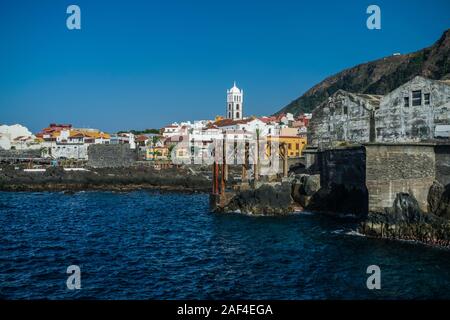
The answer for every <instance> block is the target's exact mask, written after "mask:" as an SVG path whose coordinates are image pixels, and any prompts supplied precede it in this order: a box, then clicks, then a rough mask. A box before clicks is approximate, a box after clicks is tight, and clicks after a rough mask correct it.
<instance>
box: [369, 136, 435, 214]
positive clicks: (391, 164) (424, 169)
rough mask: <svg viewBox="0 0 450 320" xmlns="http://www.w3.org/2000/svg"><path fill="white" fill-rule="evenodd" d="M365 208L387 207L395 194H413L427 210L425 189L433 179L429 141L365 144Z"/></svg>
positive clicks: (371, 210)
mask: <svg viewBox="0 0 450 320" xmlns="http://www.w3.org/2000/svg"><path fill="white" fill-rule="evenodd" d="M365 150H366V168H365V170H366V182H365V184H366V186H367V190H368V194H369V203H368V210H369V211H370V212H382V211H383V210H384V209H385V208H390V207H391V206H392V204H393V203H394V200H395V198H396V197H397V194H399V193H407V194H409V195H411V196H413V197H414V198H415V199H416V200H417V202H418V205H419V208H420V209H421V210H422V211H423V212H427V211H428V200H427V196H428V191H429V190H430V187H431V186H432V185H433V182H434V180H435V178H436V166H435V153H434V145H432V144H414V145H409V144H366V145H365Z"/></svg>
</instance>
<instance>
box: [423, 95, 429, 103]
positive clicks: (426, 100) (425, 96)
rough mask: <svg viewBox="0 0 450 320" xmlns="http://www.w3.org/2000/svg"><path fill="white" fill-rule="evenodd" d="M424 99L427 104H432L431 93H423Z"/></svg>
mask: <svg viewBox="0 0 450 320" xmlns="http://www.w3.org/2000/svg"><path fill="white" fill-rule="evenodd" d="M423 100H424V102H425V105H427V106H428V105H430V94H429V93H425V94H424V95H423Z"/></svg>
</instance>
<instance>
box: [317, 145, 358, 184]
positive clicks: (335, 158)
mask: <svg viewBox="0 0 450 320" xmlns="http://www.w3.org/2000/svg"><path fill="white" fill-rule="evenodd" d="M317 161H318V165H319V170H320V185H321V186H323V187H331V186H332V185H345V186H352V187H357V188H363V187H364V184H365V179H366V164H365V162H366V155H365V150H364V148H363V147H360V146H359V147H343V148H336V149H331V150H324V151H322V152H319V153H318V154H317Z"/></svg>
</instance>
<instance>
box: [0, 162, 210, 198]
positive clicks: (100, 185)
mask: <svg viewBox="0 0 450 320" xmlns="http://www.w3.org/2000/svg"><path fill="white" fill-rule="evenodd" d="M87 169H88V171H65V170H64V169H63V168H61V167H52V168H47V170H46V171H44V172H26V171H23V170H15V169H14V167H12V166H4V167H2V170H1V171H0V190H2V191H80V190H113V191H128V190H134V189H159V190H166V191H186V192H209V191H210V189H211V180H210V178H209V176H208V174H209V171H210V169H209V168H196V169H195V170H192V168H187V167H184V168H176V167H173V168H167V169H161V170H156V169H154V168H152V167H144V166H143V167H138V166H137V167H127V168H96V169H94V168H87Z"/></svg>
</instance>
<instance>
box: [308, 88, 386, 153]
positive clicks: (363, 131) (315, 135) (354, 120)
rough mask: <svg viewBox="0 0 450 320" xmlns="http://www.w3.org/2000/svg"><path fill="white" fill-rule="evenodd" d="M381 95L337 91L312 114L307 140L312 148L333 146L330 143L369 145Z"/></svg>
mask: <svg viewBox="0 0 450 320" xmlns="http://www.w3.org/2000/svg"><path fill="white" fill-rule="evenodd" d="M380 99H381V96H376V95H367V94H356V93H350V92H346V91H343V90H339V91H337V92H336V93H335V94H333V95H332V96H331V97H330V98H329V99H328V101H326V102H324V103H322V104H321V105H319V106H318V107H317V108H316V109H315V110H314V112H313V116H312V119H311V122H310V124H309V126H308V141H310V144H311V145H313V146H332V145H333V142H339V141H353V142H369V141H370V139H371V125H372V131H373V133H372V136H373V138H374V135H375V127H374V123H373V122H374V111H375V109H376V108H378V105H379V101H380Z"/></svg>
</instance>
